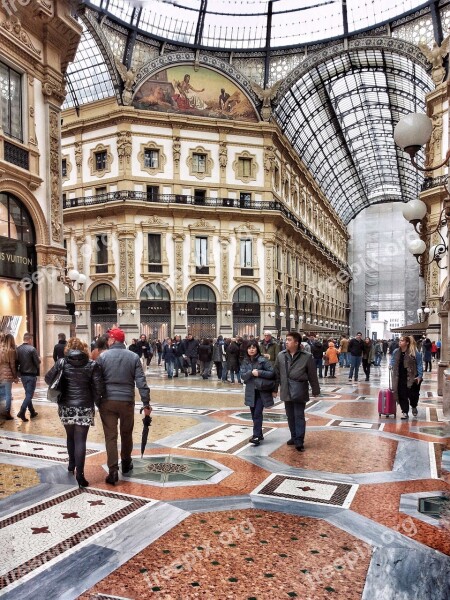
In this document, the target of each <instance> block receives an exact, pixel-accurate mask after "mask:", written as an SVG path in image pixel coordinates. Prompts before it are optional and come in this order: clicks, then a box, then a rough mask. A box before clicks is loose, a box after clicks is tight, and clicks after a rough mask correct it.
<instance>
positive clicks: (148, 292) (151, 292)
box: [140, 283, 170, 301]
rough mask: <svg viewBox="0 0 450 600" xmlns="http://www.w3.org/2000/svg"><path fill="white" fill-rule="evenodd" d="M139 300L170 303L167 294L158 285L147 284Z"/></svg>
mask: <svg viewBox="0 0 450 600" xmlns="http://www.w3.org/2000/svg"><path fill="white" fill-rule="evenodd" d="M140 298H141V300H163V301H170V296H169V292H168V291H167V290H166V288H165V287H164V286H162V285H161V284H160V283H148V284H147V285H146V286H145V287H144V288H143V289H142V292H141V296H140Z"/></svg>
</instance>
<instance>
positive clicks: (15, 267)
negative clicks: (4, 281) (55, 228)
mask: <svg viewBox="0 0 450 600" xmlns="http://www.w3.org/2000/svg"><path fill="white" fill-rule="evenodd" d="M35 270H36V252H35V249H34V246H31V245H27V244H24V243H23V242H19V241H18V240H12V239H9V238H3V237H0V277H10V278H12V279H22V278H23V277H26V276H27V275H30V274H31V273H33V272H34V271H35Z"/></svg>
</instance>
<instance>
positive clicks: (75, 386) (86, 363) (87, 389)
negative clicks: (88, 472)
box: [45, 338, 104, 487]
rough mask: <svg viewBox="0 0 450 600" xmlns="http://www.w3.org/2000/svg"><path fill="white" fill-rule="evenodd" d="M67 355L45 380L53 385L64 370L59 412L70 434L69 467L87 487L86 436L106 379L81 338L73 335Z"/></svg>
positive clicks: (92, 423) (68, 437) (68, 438)
mask: <svg viewBox="0 0 450 600" xmlns="http://www.w3.org/2000/svg"><path fill="white" fill-rule="evenodd" d="M64 354H65V357H64V358H63V359H60V360H59V361H58V362H57V363H55V364H54V365H53V367H52V368H51V369H50V371H49V372H48V373H47V374H46V376H45V382H46V383H47V384H49V385H50V384H51V382H52V381H53V380H54V378H55V377H56V375H57V372H58V371H59V370H60V369H62V375H61V386H60V389H61V398H60V400H59V402H58V414H59V417H60V419H61V423H62V424H63V425H64V429H65V430H66V434H67V452H68V454H69V465H68V467H67V469H68V471H69V472H70V473H73V472H74V471H75V469H76V479H77V481H78V485H79V486H80V487H87V486H88V485H89V482H88V481H86V479H85V477H84V462H85V459H86V439H87V435H88V431H89V427H90V426H91V425H94V415H95V405H96V404H97V405H98V404H99V403H100V400H101V397H102V395H103V394H104V382H103V377H102V372H101V369H100V366H99V365H98V364H97V363H96V362H95V361H93V360H91V359H90V358H89V348H88V345H87V344H85V343H84V342H82V341H81V340H80V339H78V338H70V340H69V341H68V342H67V346H66V347H65V350H64Z"/></svg>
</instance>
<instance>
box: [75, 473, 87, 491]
mask: <svg viewBox="0 0 450 600" xmlns="http://www.w3.org/2000/svg"><path fill="white" fill-rule="evenodd" d="M75 477H76V480H77V481H78V487H80V488H85V487H88V485H89V481H86V479H85V478H84V473H78V469H77V474H76V476H75Z"/></svg>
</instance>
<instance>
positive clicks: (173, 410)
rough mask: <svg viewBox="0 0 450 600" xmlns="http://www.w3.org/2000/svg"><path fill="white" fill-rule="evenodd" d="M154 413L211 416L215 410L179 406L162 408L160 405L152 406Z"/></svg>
mask: <svg viewBox="0 0 450 600" xmlns="http://www.w3.org/2000/svg"><path fill="white" fill-rule="evenodd" d="M152 409H153V412H154V413H167V414H178V413H181V414H185V415H210V414H211V413H213V412H216V411H215V410H210V409H202V408H188V407H186V408H184V407H177V406H161V405H159V404H152Z"/></svg>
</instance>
